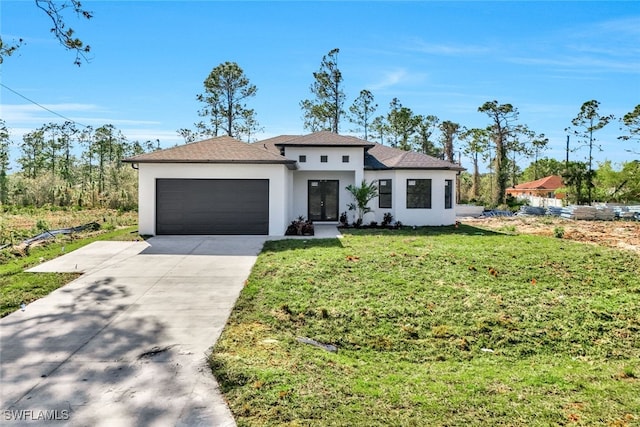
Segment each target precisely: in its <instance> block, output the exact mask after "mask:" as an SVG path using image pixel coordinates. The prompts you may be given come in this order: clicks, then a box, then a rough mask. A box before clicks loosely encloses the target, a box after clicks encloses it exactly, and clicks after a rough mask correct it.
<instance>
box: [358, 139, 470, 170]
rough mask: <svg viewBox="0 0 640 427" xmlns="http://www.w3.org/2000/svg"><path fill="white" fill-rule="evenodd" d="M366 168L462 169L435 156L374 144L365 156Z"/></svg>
mask: <svg viewBox="0 0 640 427" xmlns="http://www.w3.org/2000/svg"><path fill="white" fill-rule="evenodd" d="M364 161H365V168H366V169H444V170H458V171H462V170H464V168H463V167H462V166H459V165H456V164H455V163H450V162H447V161H446V160H440V159H437V158H435V157H432V156H429V155H426V154H422V153H416V152H414V151H404V150H400V149H398V148H393V147H387V146H385V145H381V144H374V145H373V147H372V148H370V149H369V150H368V151H367V154H366V156H365V160H364Z"/></svg>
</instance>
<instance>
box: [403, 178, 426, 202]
mask: <svg viewBox="0 0 640 427" xmlns="http://www.w3.org/2000/svg"><path fill="white" fill-rule="evenodd" d="M407 209H431V180H430V179H408V180H407Z"/></svg>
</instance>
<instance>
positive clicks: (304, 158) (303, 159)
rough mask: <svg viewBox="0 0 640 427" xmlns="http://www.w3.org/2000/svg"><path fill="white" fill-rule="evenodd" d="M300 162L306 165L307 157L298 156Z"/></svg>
mask: <svg viewBox="0 0 640 427" xmlns="http://www.w3.org/2000/svg"><path fill="white" fill-rule="evenodd" d="M298 161H299V162H300V163H305V162H306V161H307V156H305V155H304V154H300V155H299V156H298Z"/></svg>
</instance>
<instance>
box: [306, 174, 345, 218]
mask: <svg viewBox="0 0 640 427" xmlns="http://www.w3.org/2000/svg"><path fill="white" fill-rule="evenodd" d="M339 182H340V181H338V180H309V182H308V194H309V215H308V216H309V220H311V221H337V220H338V186H339Z"/></svg>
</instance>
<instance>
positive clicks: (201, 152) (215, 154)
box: [123, 136, 295, 167]
mask: <svg viewBox="0 0 640 427" xmlns="http://www.w3.org/2000/svg"><path fill="white" fill-rule="evenodd" d="M123 161H124V162H129V163H267V164H269V163H270V164H285V165H288V166H290V167H295V161H294V160H290V159H287V158H286V157H284V156H281V155H280V153H279V152H272V151H269V150H265V148H263V147H260V146H258V145H256V144H247V143H246V142H242V141H238V140H237V139H234V138H232V137H230V136H219V137H215V138H210V139H205V140H204V141H198V142H192V143H189V144H185V145H178V146H176V147H172V148H167V149H164V150H159V151H153V152H150V153H144V154H140V155H137V156H133V157H129V158H127V159H124V160H123Z"/></svg>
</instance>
